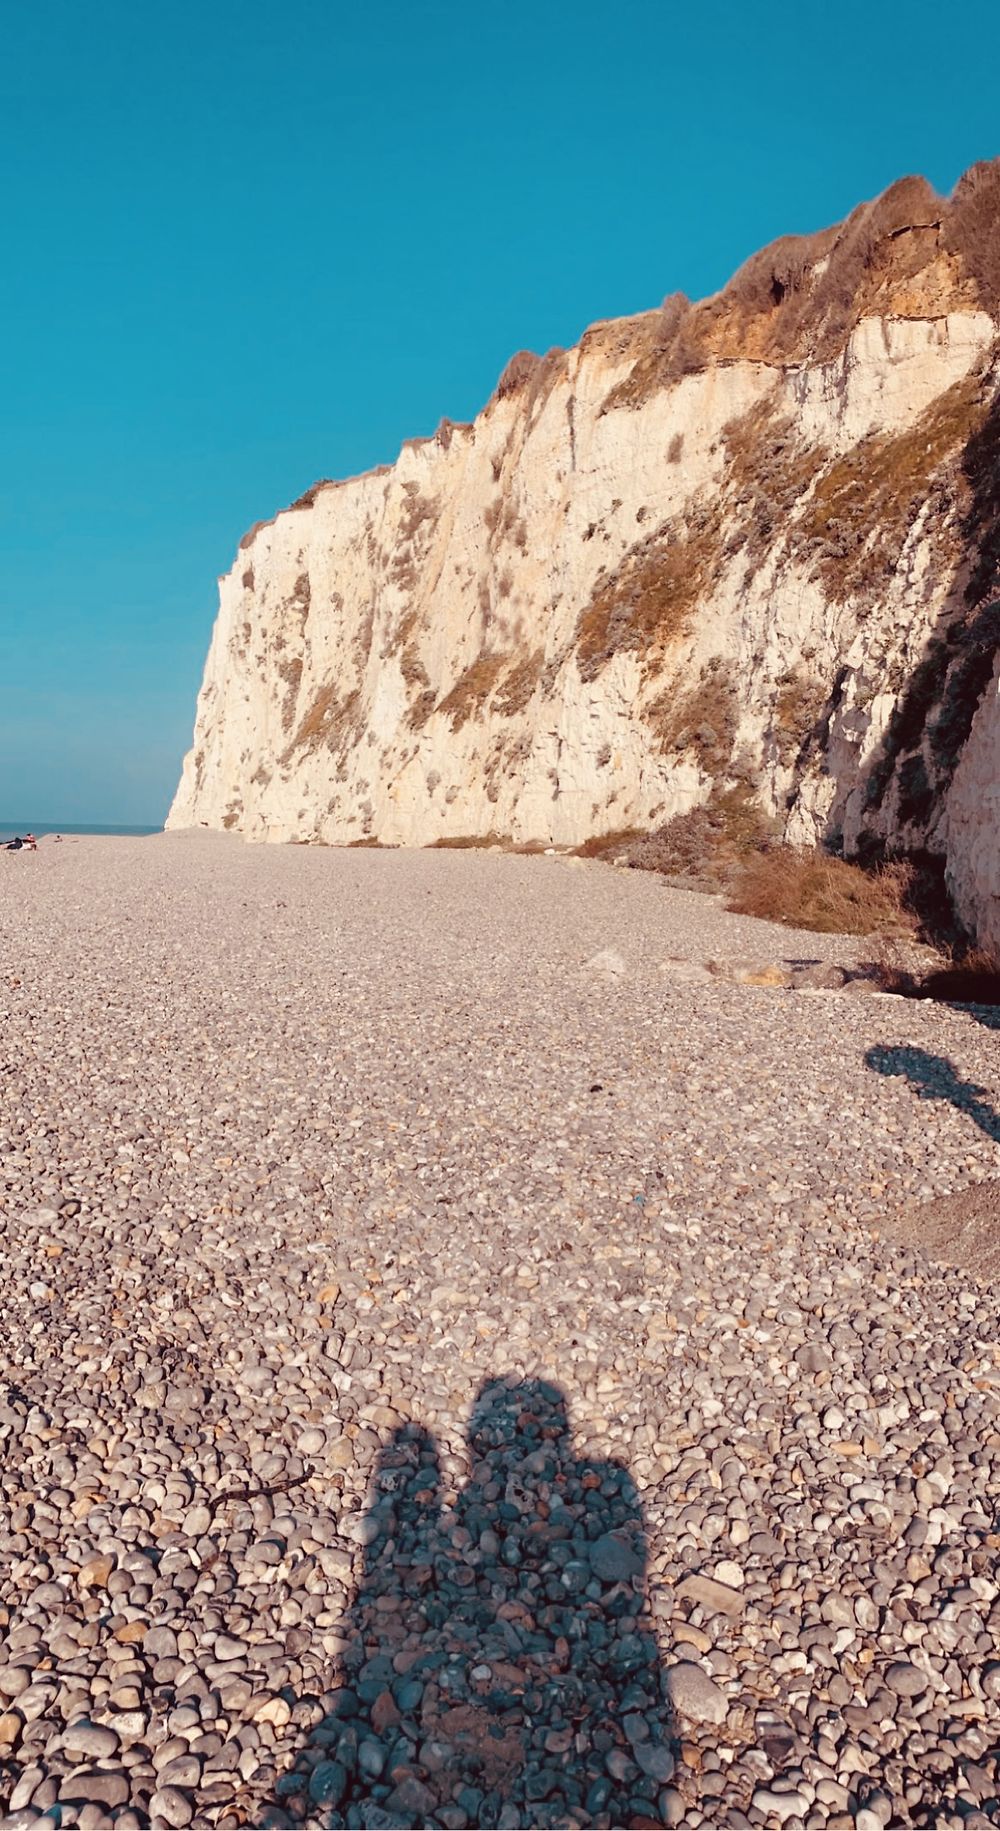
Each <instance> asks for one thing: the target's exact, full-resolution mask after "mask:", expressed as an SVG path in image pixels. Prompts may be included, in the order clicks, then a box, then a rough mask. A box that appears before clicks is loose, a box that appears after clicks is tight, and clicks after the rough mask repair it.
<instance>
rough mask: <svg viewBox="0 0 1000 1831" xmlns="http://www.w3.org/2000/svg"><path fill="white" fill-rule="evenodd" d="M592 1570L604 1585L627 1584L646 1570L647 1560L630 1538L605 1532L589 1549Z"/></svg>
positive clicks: (616, 1533) (617, 1533)
mask: <svg viewBox="0 0 1000 1831" xmlns="http://www.w3.org/2000/svg"><path fill="white" fill-rule="evenodd" d="M589 1556H590V1568H591V1570H592V1571H593V1573H594V1575H595V1577H600V1579H601V1582H602V1583H626V1582H628V1580H629V1579H630V1578H631V1577H639V1576H641V1575H642V1573H643V1570H644V1569H645V1558H644V1557H643V1554H642V1552H641V1551H639V1550H638V1549H637V1547H636V1546H635V1545H634V1544H633V1543H632V1542H631V1540H630V1539H629V1538H627V1537H626V1536H624V1535H623V1534H622V1533H619V1532H605V1533H603V1534H602V1536H601V1537H600V1538H598V1539H595V1540H594V1542H593V1544H592V1545H591V1546H590V1548H589Z"/></svg>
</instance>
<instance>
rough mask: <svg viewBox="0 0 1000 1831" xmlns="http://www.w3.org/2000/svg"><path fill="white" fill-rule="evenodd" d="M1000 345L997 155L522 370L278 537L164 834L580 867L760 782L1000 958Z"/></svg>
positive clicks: (798, 826)
mask: <svg viewBox="0 0 1000 1831" xmlns="http://www.w3.org/2000/svg"><path fill="white" fill-rule="evenodd" d="M998 334H1000V164H993V165H987V166H980V167H975V168H973V170H972V171H971V172H969V173H968V174H966V177H965V178H964V179H963V180H962V182H961V184H960V185H959V187H958V189H957V191H956V193H955V195H954V197H953V198H952V199H951V200H950V201H948V202H945V201H943V200H942V199H941V198H939V197H937V196H936V195H935V194H934V192H933V191H932V190H931V189H930V187H929V186H928V185H926V184H925V183H924V182H923V181H922V180H919V179H905V180H903V181H902V182H901V183H900V184H897V185H895V186H893V188H892V189H891V190H890V191H889V192H887V193H886V195H885V196H884V197H882V198H881V199H879V200H878V201H877V202H876V203H874V204H870V205H864V206H863V207H862V208H861V209H859V210H857V211H856V212H855V213H854V214H853V215H852V216H851V217H850V218H849V219H848V221H847V222H846V223H844V224H843V225H841V226H840V227H839V228H835V229H831V230H827V231H824V232H823V233H822V234H820V235H816V236H811V237H797V238H787V239H785V240H784V241H781V242H778V243H776V244H775V245H774V246H773V247H772V248H769V249H767V250H765V251H764V252H763V253H762V254H760V255H757V256H755V257H754V258H753V259H752V260H751V261H750V262H749V263H748V264H747V266H746V267H744V268H743V269H742V270H741V272H740V273H739V274H737V275H736V277H735V279H734V280H733V281H732V283H731V284H730V286H729V287H727V288H726V290H725V291H724V292H723V293H721V294H720V295H719V296H718V297H717V298H714V299H710V300H707V301H704V302H702V303H701V304H689V303H688V301H687V300H685V299H683V298H681V297H674V298H671V299H668V300H667V301H666V303H665V304H664V306H663V307H662V308H661V309H660V310H658V311H653V312H649V313H646V314H643V315H641V316H639V317H636V318H629V319H624V320H621V321H617V322H613V323H608V324H601V325H597V326H595V327H593V328H592V329H591V330H590V331H588V332H587V333H586V335H585V336H584V337H583V339H582V340H581V342H580V344H579V345H578V347H577V348H576V349H573V350H570V351H562V350H554V351H550V353H549V354H548V355H547V356H546V357H544V358H538V357H534V356H531V355H529V354H527V353H522V354H521V355H520V356H517V357H515V358H514V359H513V361H512V362H511V363H510V364H509V365H508V368H507V370H506V371H505V373H504V375H503V377H502V378H501V381H500V384H499V386H498V388H497V390H496V393H495V394H494V396H493V398H492V399H491V400H490V402H489V403H488V404H487V406H486V407H485V409H484V410H483V412H482V413H481V414H480V415H479V417H478V419H477V420H476V421H475V423H474V424H473V425H471V426H455V425H451V424H449V423H448V422H442V425H441V426H440V427H439V429H438V431H437V433H436V434H435V435H434V437H433V438H431V439H426V440H418V441H413V442H411V443H408V444H406V445H405V446H404V447H403V450H402V452H401V453H400V456H399V458H398V460H397V462H396V463H395V464H394V465H393V466H392V467H391V468H385V469H381V470H378V471H374V472H370V473H368V474H367V475H365V476H361V477H357V478H355V479H353V480H351V481H349V482H344V483H320V484H317V485H315V486H314V487H313V488H312V489H311V490H310V491H308V493H307V494H306V495H305V496H303V497H302V498H300V500H299V501H298V502H296V503H294V504H293V505H292V507H291V508H290V509H288V510H286V511H284V512H283V513H282V514H280V515H278V516H277V517H276V518H275V519H274V520H273V521H271V522H267V523H262V524H260V525H258V526H257V527H256V528H255V529H253V530H251V532H250V533H249V534H248V535H247V536H245V538H244V540H243V541H242V542H241V546H240V551H239V553H238V555H237V560H236V564H235V565H234V567H233V569H232V571H231V572H230V573H229V574H227V576H226V577H225V578H224V579H223V580H222V581H221V586H220V606H219V615H218V620H217V622H216V627H215V632H214V635H213V638H212V644H211V649H210V653H209V657H208V663H207V666H206V671H205V679H204V684H203V686H202V690H201V695H200V698H199V703H198V714H197V724H196V729H195V739H194V746H193V749H192V751H191V752H190V754H189V756H188V757H187V758H186V760H185V764H184V773H183V777H182V781H181V784H180V787H179V789H178V792H177V796H176V799H175V802H174V805H173V808H172V810H171V814H170V819H169V823H168V824H169V825H171V826H184V825H193V824H197V823H201V824H205V825H208V826H213V827H215V826H224V827H229V828H235V829H237V830H238V831H240V832H241V833H243V834H245V835H246V837H247V838H250V839H280V840H302V841H310V840H313V841H326V842H330V843H337V844H350V843H365V842H369V843H370V842H374V841H380V842H382V843H386V844H403V845H424V844H429V843H434V842H436V841H442V840H443V841H448V840H452V841H453V840H456V839H462V838H482V839H489V838H490V837H495V838H500V839H504V840H510V841H513V842H516V843H542V844H557V845H570V844H576V843H579V842H581V841H583V840H585V839H587V838H588V837H590V836H592V835H595V834H598V833H601V832H607V831H611V830H617V829H627V828H646V827H649V826H651V825H654V824H656V823H657V822H659V821H662V820H664V819H665V818H667V817H668V816H669V815H671V814H672V813H676V812H682V811H685V810H687V809H689V808H691V807H693V806H695V805H697V804H698V803H699V802H701V801H703V800H705V799H706V798H707V797H708V796H709V795H710V793H711V792H712V789H713V786H714V785H716V784H719V783H723V784H724V783H737V782H738V783H744V784H750V785H751V786H752V788H753V791H754V793H755V794H756V795H757V796H758V798H759V800H760V803H761V805H762V807H763V808H764V809H765V811H767V812H768V813H769V814H772V815H774V814H776V815H777V816H778V817H779V818H780V821H781V823H782V826H783V828H784V831H785V834H786V836H787V837H788V838H789V839H791V840H793V841H813V840H815V839H818V838H824V839H827V840H832V841H835V842H839V843H841V844H842V845H843V847H844V849H845V850H846V851H847V853H848V854H854V853H857V852H859V851H861V852H864V851H865V850H868V851H878V850H879V849H886V848H888V849H890V850H897V849H902V850H907V849H924V848H929V849H930V850H931V851H936V852H938V853H940V854H942V855H944V856H945V857H946V859H947V865H948V873H949V879H950V882H951V885H952V888H953V891H954V894H955V896H956V899H957V902H958V905H959V909H960V911H961V912H962V913H963V914H964V915H965V916H966V919H968V920H972V921H975V923H976V924H977V926H978V927H979V929H980V931H981V932H982V933H983V934H984V936H992V935H993V934H994V930H996V938H997V939H998V940H1000V916H998V915H996V914H995V913H994V912H995V911H997V910H1000V902H998V901H997V895H996V891H997V890H998V889H1000V843H998V841H1000V834H998V825H997V817H996V814H997V810H996V805H995V791H994V790H993V789H990V790H989V792H988V793H987V792H986V789H985V787H984V784H987V785H988V784H989V783H991V782H995V781H996V779H997V778H996V772H995V771H993V769H992V759H993V757H994V756H995V755H997V753H998V750H1000V704H998V694H997V687H996V683H995V681H994V679H993V675H994V660H995V656H996V653H997V650H998V647H1000V606H998V604H997V601H996V600H997V599H1000V497H998V492H1000V483H998V475H1000V357H998ZM998 760H1000V756H998Z"/></svg>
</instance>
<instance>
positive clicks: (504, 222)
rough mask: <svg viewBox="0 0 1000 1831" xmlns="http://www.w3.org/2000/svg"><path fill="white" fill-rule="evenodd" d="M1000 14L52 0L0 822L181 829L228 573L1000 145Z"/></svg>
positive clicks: (4, 574) (28, 232) (22, 248)
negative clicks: (456, 435) (562, 368)
mask: <svg viewBox="0 0 1000 1831" xmlns="http://www.w3.org/2000/svg"><path fill="white" fill-rule="evenodd" d="M995 39H996V18H995V10H994V6H993V4H991V3H989V0H970V3H969V4H968V5H967V6H966V7H965V9H964V10H963V12H962V14H961V19H960V23H959V24H958V25H954V26H952V27H950V28H943V27H942V15H941V12H940V8H939V6H937V5H935V6H934V7H933V8H932V7H931V6H930V5H929V4H927V0H914V3H913V4H910V5H907V6H903V5H902V4H886V3H885V0H883V4H882V5H881V6H880V5H878V4H877V3H876V4H875V5H872V4H871V3H870V0H868V3H866V4H865V5H861V4H858V3H857V0H846V3H845V4H841V5H839V6H838V7H836V8H830V7H820V6H813V7H803V6H802V5H801V0H799V3H798V4H795V5H792V4H784V3H782V4H778V5H772V6H770V7H764V8H761V7H755V8H748V7H745V6H735V5H729V4H718V3H715V4H713V3H712V0H707V3H705V4H702V5H700V6H690V5H685V6H683V7H676V6H671V5H668V4H663V3H662V0H661V3H660V4H656V3H655V0H617V3H616V4H615V5H614V6H608V5H607V4H606V0H601V3H600V4H598V3H597V0H577V4H575V5H574V6H569V5H565V4H564V5H562V6H555V5H546V4H545V0H540V3H539V0H535V3H534V4H531V5H528V4H524V3H523V0H506V3H505V4H504V5H503V6H492V7H489V8H486V7H476V6H469V5H468V4H464V5H460V4H457V0H456V3H454V4H453V3H450V0H449V3H448V4H439V5H434V4H431V5H420V4H419V3H413V0H411V3H409V4H397V3H396V0H391V3H389V4H383V5H377V4H369V5H367V6H363V7H362V6H358V5H356V4H354V5H350V6H348V5H344V4H340V3H339V0H325V3H324V0H296V4H295V5H294V6H293V7H287V8H286V7H279V6H278V5H277V4H276V0H268V3H264V0H240V3H239V4H237V3H236V0H197V4H195V3H194V0H171V4H170V5H169V6H166V7H153V6H136V5H135V0H129V4H127V5H126V4H124V3H122V0H93V4H90V5H85V4H84V0H32V4H31V5H30V6H29V5H27V4H21V5H20V6H15V7H14V8H11V9H9V10H8V12H7V14H6V16H5V39H4V47H3V60H2V67H0V156H2V174H3V179H2V184H0V234H2V246H3V257H4V259H3V268H4V274H3V280H2V285H0V362H2V365H3V371H2V396H0V402H2V406H0V424H2V437H0V539H2V565H0V667H2V674H3V688H4V713H3V720H2V725H0V814H2V815H4V816H8V817H10V816H17V815H24V816H30V817H32V818H35V819H41V818H42V817H45V818H50V819H54V820H65V821H67V822H68V821H73V820H76V821H85V820H95V821H98V820H100V821H106V822H113V821H121V822H127V821H133V822H137V823H138V822H149V823H154V822H159V821H160V820H162V818H163V817H164V815H165V813H166V809H167V805H168V802H169V799H170V796H171V793H172V791H173V788H174V785H175V782H176V778H177V775H178V773H179V769H180V762H181V756H182V753H183V751H184V750H185V749H186V748H187V745H188V743H189V742H190V733H191V726H192V723H193V717H194V702H195V695H196V692H197V687H198V682H199V679H200V673H201V666H202V662H203V660H204V655H205V652H206V649H207V646H208V640H209V634H210V631H211V625H212V619H213V616H214V611H215V580H216V577H217V575H218V574H219V573H220V572H222V571H224V570H226V569H227V568H228V566H229V565H230V563H231V560H232V557H233V553H234V551H235V548H236V545H237V542H238V540H239V537H240V535H241V533H242V532H243V531H244V530H245V529H246V528H247V527H248V526H249V525H250V524H251V523H252V522H253V521H255V520H257V519H259V518H261V517H264V516H268V515H271V514H273V513H274V511H275V510H276V509H278V508H279V507H281V506H282V505H283V504H286V503H288V502H290V501H292V499H293V498H294V497H295V496H297V495H299V494H300V493H301V491H302V490H303V489H304V488H305V487H306V486H307V485H308V484H309V483H310V482H312V481H313V480H314V479H315V478H316V477H319V476H338V475H346V474H350V473H351V472H354V471H357V470H361V469H364V468H366V467H367V466H369V465H371V464H375V463H379V462H383V461H391V460H392V458H394V456H395V455H396V452H397V451H398V448H399V445H400V442H401V440H402V439H404V438H406V437H408V436H411V435H413V434H419V433H428V432H431V431H433V429H434V427H435V425H436V424H437V422H438V420H439V419H440V418H441V416H442V415H443V414H447V415H449V416H450V417H451V418H453V419H470V418H472V417H473V415H474V414H475V412H476V411H477V409H478V408H479V407H480V406H481V405H482V404H483V403H484V401H485V400H486V398H487V396H488V395H489V393H490V391H491V389H492V387H493V384H494V382H495V381H496V378H497V375H498V374H499V372H500V370H501V368H502V367H503V365H504V363H505V361H506V359H507V357H508V356H509V355H510V354H511V353H512V351H514V350H515V349H518V348H522V347H527V348H532V349H537V350H545V349H546V348H548V347H549V346H550V345H552V344H555V343H558V344H564V345H568V344H570V343H573V342H575V341H576V339H577V338H578V336H579V335H580V333H581V331H582V330H583V329H584V328H585V326H586V325H587V324H588V323H589V322H591V321H592V320H594V319H595V318H601V317H609V316H614V315H616V314H618V313H622V312H629V311H636V310H640V309H643V308H645V307H648V306H651V305H654V304H657V303H658V302H659V301H660V299H661V298H662V297H663V296H664V294H666V293H668V292H672V291H674V290H676V289H678V288H680V289H683V290H684V291H685V292H687V293H689V294H691V295H692V296H694V297H696V296H699V295H701V294H704V293H706V292H712V291H714V290H716V289H717V288H718V287H719V286H721V285H722V284H723V283H724V282H725V280H726V279H727V278H728V276H729V275H730V273H731V272H732V271H733V270H734V269H735V268H736V267H737V266H738V265H739V263H740V262H741V261H742V260H743V259H744V258H745V257H746V256H747V255H748V254H750V253H751V252H752V251H753V249H755V248H757V247H759V246H760V245H761V244H762V243H764V242H766V241H768V240H770V239H772V238H773V237H774V236H776V235H778V234H783V233H786V232H789V231H794V230H809V229H813V228H818V227H820V226H822V225H824V224H826V223H829V222H832V221H835V220H837V219H838V218H839V217H841V216H843V215H844V214H846V212H847V211H848V210H849V209H851V208H852V207H853V205H854V204H855V203H857V202H859V201H860V200H861V199H862V198H865V197H870V196H873V195H875V194H876V193H877V192H878V191H880V190H882V189H884V188H885V186H886V185H887V184H889V183H891V181H892V180H893V179H894V178H896V177H899V176H901V175H902V174H904V173H906V172H912V171H919V172H923V173H924V174H925V175H926V176H927V177H929V178H930V179H931V180H932V182H933V183H935V184H936V185H937V186H938V188H939V189H943V190H949V189H950V188H951V186H952V185H953V184H954V182H955V179H956V178H957V177H958V175H959V173H960V172H961V171H962V170H964V168H965V167H966V166H967V165H969V164H971V163H972V161H973V160H975V159H979V158H986V157H991V156H993V155H995V154H996V153H997V152H1000V121H998V117H997V108H996V98H995V86H994V85H991V83H990V82H988V81H980V80H977V79H976V77H975V71H976V68H977V59H978V58H981V57H983V56H985V55H986V53H987V47H989V46H990V45H991V44H993V43H995Z"/></svg>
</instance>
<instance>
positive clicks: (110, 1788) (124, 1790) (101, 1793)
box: [59, 1772, 129, 1811]
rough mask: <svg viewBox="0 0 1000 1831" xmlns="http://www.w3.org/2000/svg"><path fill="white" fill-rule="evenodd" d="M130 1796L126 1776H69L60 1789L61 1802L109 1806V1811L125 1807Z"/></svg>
mask: <svg viewBox="0 0 1000 1831" xmlns="http://www.w3.org/2000/svg"><path fill="white" fill-rule="evenodd" d="M128 1794H129V1785H128V1780H127V1779H126V1777H125V1775H124V1774H105V1773H99V1772H98V1773H93V1774H88V1773H83V1774H67V1776H66V1778H65V1780H63V1781H62V1782H61V1784H60V1787H59V1798H60V1800H63V1801H65V1802H67V1803H69V1802H73V1803H78V1804H81V1805H97V1806H107V1807H108V1809H109V1811H110V1810H113V1808H114V1807H115V1806H123V1805H124V1804H125V1802H126V1800H127V1799H128Z"/></svg>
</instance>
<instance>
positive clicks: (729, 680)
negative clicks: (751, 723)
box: [642, 656, 739, 775]
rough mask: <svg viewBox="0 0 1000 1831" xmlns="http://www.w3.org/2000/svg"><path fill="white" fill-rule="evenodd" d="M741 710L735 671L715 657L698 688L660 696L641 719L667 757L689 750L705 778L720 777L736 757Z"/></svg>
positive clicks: (672, 691) (668, 692) (670, 692)
mask: <svg viewBox="0 0 1000 1831" xmlns="http://www.w3.org/2000/svg"><path fill="white" fill-rule="evenodd" d="M738 709H739V705H738V697H737V692H736V682H735V680H734V677H733V670H732V667H731V666H730V665H729V663H727V662H725V661H723V660H722V659H721V657H720V656H715V657H713V659H712V660H711V661H709V662H708V663H707V664H706V665H705V667H703V668H702V670H701V674H700V676H699V679H698V683H697V685H696V686H694V687H690V688H688V690H687V692H681V693H678V692H676V690H675V689H668V690H667V692H665V693H661V694H659V695H658V697H657V698H656V699H654V700H653V701H652V703H651V704H650V705H648V706H646V707H644V708H643V712H642V717H643V719H644V720H645V722H646V723H647V724H648V725H650V726H652V729H653V731H654V732H655V734H656V736H657V738H658V739H659V744H660V749H661V751H663V753H664V755H669V754H670V752H671V751H684V750H688V751H690V752H691V754H692V755H693V756H695V757H697V759H698V762H699V763H700V764H701V767H702V769H703V770H704V771H705V773H706V775H719V774H721V773H722V771H723V770H724V769H725V768H726V765H727V764H728V763H729V760H730V758H731V757H732V754H733V745H734V744H735V742H736V723H737V713H738Z"/></svg>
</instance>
